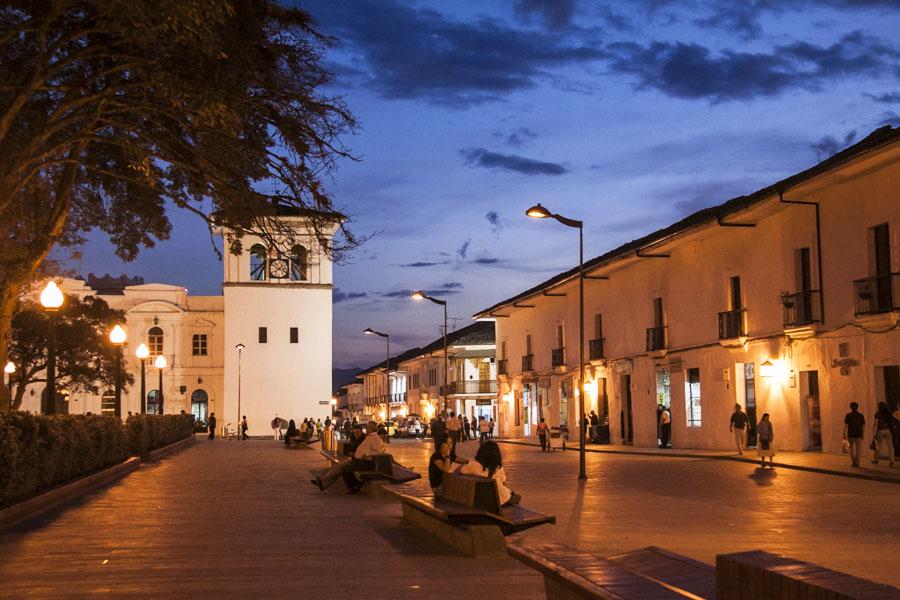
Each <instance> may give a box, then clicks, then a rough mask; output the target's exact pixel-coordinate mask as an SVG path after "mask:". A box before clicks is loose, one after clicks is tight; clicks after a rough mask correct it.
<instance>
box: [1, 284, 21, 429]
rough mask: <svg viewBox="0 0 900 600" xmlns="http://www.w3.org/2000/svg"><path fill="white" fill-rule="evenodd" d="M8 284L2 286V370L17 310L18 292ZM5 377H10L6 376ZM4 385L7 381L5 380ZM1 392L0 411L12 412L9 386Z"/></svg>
mask: <svg viewBox="0 0 900 600" xmlns="http://www.w3.org/2000/svg"><path fill="white" fill-rule="evenodd" d="M13 287H15V286H13V285H9V284H8V283H5V282H4V283H3V284H0V368H2V367H5V366H6V363H7V362H8V361H9V357H8V354H9V353H8V348H9V338H10V334H11V333H12V318H13V311H14V310H15V309H16V298H17V297H18V290H13V289H12V288H13ZM4 377H8V376H7V375H5V374H4ZM4 383H6V381H5V380H4ZM2 387H3V390H2V391H0V410H3V411H6V410H10V408H11V407H12V405H13V402H12V398H10V397H9V386H7V385H4V386H2Z"/></svg>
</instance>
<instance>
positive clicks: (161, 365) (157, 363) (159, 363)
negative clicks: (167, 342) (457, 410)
mask: <svg viewBox="0 0 900 600" xmlns="http://www.w3.org/2000/svg"><path fill="white" fill-rule="evenodd" d="M153 366H154V367H156V368H157V369H159V370H163V369H165V368H166V357H165V356H163V355H162V354H160V355H159V356H157V357H156V360H154V361H153Z"/></svg>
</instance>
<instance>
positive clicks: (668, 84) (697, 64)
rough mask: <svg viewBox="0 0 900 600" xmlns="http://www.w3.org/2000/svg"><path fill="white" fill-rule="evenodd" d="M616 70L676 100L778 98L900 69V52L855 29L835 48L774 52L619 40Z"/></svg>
mask: <svg viewBox="0 0 900 600" xmlns="http://www.w3.org/2000/svg"><path fill="white" fill-rule="evenodd" d="M607 48H608V49H609V50H611V51H613V52H615V53H616V55H617V57H616V58H615V59H613V60H612V62H611V65H610V66H611V69H612V70H613V71H614V72H618V73H624V74H629V75H634V76H636V77H637V79H638V84H637V87H638V88H655V89H658V90H659V91H661V92H663V93H664V94H666V95H669V96H672V97H675V98H688V99H695V98H709V99H710V100H712V101H714V102H722V101H728V100H747V99H752V98H755V97H758V96H774V95H777V94H780V93H781V92H783V91H785V90H788V89H792V88H803V89H808V90H816V89H818V88H819V87H820V86H821V85H822V84H824V83H826V82H831V81H835V80H838V79H842V78H845V77H853V76H860V75H873V76H878V75H881V74H884V73H889V72H890V71H891V70H892V69H895V68H897V65H898V58H900V53H898V52H897V50H895V49H893V48H891V47H888V46H885V45H884V44H882V43H881V42H880V41H878V40H877V39H876V38H874V37H871V36H868V35H866V34H864V33H862V32H859V31H856V32H853V33H850V34H847V35H845V36H843V37H842V38H841V39H840V41H839V42H837V43H834V44H831V45H830V46H817V45H815V44H810V43H808V42H794V43H791V44H787V45H783V46H776V47H775V48H773V49H772V51H771V52H758V53H749V52H736V51H733V50H724V51H722V52H719V53H716V54H714V53H713V52H712V51H711V50H710V49H709V48H706V47H704V46H700V45H698V44H693V43H691V44H685V43H681V42H678V43H669V42H653V43H651V44H650V45H648V46H643V45H640V44H636V43H631V42H624V43H614V44H610V45H609V46H608V47H607Z"/></svg>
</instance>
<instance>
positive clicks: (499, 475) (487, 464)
mask: <svg viewBox="0 0 900 600" xmlns="http://www.w3.org/2000/svg"><path fill="white" fill-rule="evenodd" d="M452 452H453V440H451V439H450V438H449V437H445V438H444V439H443V440H442V441H441V443H440V445H439V447H438V448H437V449H436V450H435V451H434V454H432V455H431V458H430V459H429V460H428V483H429V484H430V485H431V489H432V490H433V491H434V493H435V495H440V494H441V485H442V484H443V482H444V474H445V473H450V472H451V470H452V467H453V458H452V456H451V455H452ZM456 472H457V473H459V474H460V475H477V476H479V477H487V478H489V479H493V480H495V481H496V482H497V492H498V494H499V496H500V504H502V505H503V506H511V505H513V504H518V503H519V502H520V501H521V500H522V497H521V496H519V494H517V493H515V492H514V491H512V490H511V489H509V487H507V485H506V471H504V470H503V457H502V456H501V454H500V446H498V445H497V442H491V441H486V442H485V443H484V444H483V445H482V446H481V447H480V448H479V449H478V452H476V453H475V459H474V460H471V461H469V462H468V463H466V464H464V465H462V466H461V467H460V468H459V469H457V470H456Z"/></svg>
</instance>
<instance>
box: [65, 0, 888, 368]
mask: <svg viewBox="0 0 900 600" xmlns="http://www.w3.org/2000/svg"><path fill="white" fill-rule="evenodd" d="M298 4H299V6H300V7H301V8H303V9H305V10H307V11H308V12H310V13H311V14H312V15H313V17H314V18H315V19H316V21H317V23H318V26H319V28H320V30H322V31H323V32H325V33H327V34H331V35H334V36H336V37H337V38H338V39H339V40H340V43H339V45H338V46H337V47H335V48H334V49H333V50H332V51H331V52H330V53H329V54H328V56H327V57H326V60H327V64H328V65H329V68H330V69H331V70H332V71H333V72H335V73H336V75H337V78H336V82H335V84H334V86H333V87H332V88H331V89H330V90H329V91H330V92H331V93H337V94H341V95H343V96H344V97H345V99H346V102H347V104H348V105H349V107H350V108H351V110H352V111H353V113H354V114H355V115H356V116H357V117H358V119H359V121H360V124H361V127H360V129H359V131H358V132H357V134H356V135H354V136H352V137H348V138H347V139H346V140H345V141H346V142H347V143H348V145H349V146H350V147H351V148H352V150H353V152H354V153H355V154H356V155H357V156H358V157H359V158H360V160H359V162H350V161H344V162H342V163H341V164H339V167H338V169H337V170H336V171H335V173H334V174H333V177H332V179H330V180H328V181H326V184H327V187H328V188H329V189H330V191H331V193H332V195H333V197H334V199H335V203H336V205H337V206H338V207H339V208H342V209H344V210H345V211H346V212H347V213H349V214H350V215H352V218H353V223H352V227H353V229H354V230H355V231H356V232H357V233H359V234H363V235H373V237H372V238H371V239H370V240H369V241H368V242H366V244H365V245H364V246H363V247H362V248H360V249H359V250H358V251H357V252H355V254H354V255H353V256H351V257H350V259H349V261H348V263H347V264H344V265H340V266H338V267H337V268H336V270H335V284H336V290H335V314H334V334H335V340H334V360H335V366H341V367H347V366H368V365H369V364H371V363H373V362H375V361H377V360H379V359H380V356H381V353H382V352H383V347H382V345H381V344H380V343H379V342H380V340H372V339H370V338H366V337H363V336H362V335H361V334H360V331H361V330H362V329H363V328H365V327H367V326H371V327H374V328H376V329H380V330H382V331H388V332H390V333H391V334H392V337H393V339H392V346H393V344H396V346H395V347H397V348H406V347H410V346H415V345H420V344H424V343H427V342H428V341H431V340H432V339H434V338H436V337H437V336H438V335H439V325H440V322H441V318H442V313H441V311H440V308H439V307H438V306H435V305H431V304H425V305H422V304H418V303H415V302H413V301H411V300H409V299H408V292H409V291H410V290H414V289H417V288H425V289H427V290H430V291H432V292H433V293H434V294H436V295H441V296H442V297H445V298H446V299H447V300H448V301H449V307H450V315H451V317H456V318H457V319H456V320H455V321H454V322H455V327H457V328H458V327H462V326H464V325H466V324H467V323H468V322H469V321H468V320H469V318H470V316H471V314H472V313H473V312H474V311H476V310H478V309H480V308H484V307H486V306H489V305H491V304H493V303H494V302H496V301H498V300H501V299H502V298H504V297H507V296H509V295H512V294H513V293H515V292H517V291H520V290H522V289H525V288H527V287H530V286H531V285H534V284H535V283H537V282H539V281H541V280H543V279H545V278H547V277H549V276H551V275H553V274H554V273H556V272H558V271H561V270H564V269H568V268H570V267H571V266H573V265H574V263H575V261H576V260H577V239H576V237H575V234H574V232H572V231H571V230H567V229H566V228H563V227H561V226H557V225H556V224H554V223H550V222H538V221H533V220H529V219H526V218H525V217H524V215H523V211H524V210H525V208H527V207H528V206H530V205H531V204H533V203H534V202H542V203H544V204H545V205H547V206H549V207H552V209H553V210H555V211H556V212H559V213H562V214H565V215H568V216H571V217H573V218H578V219H583V220H584V221H585V223H586V231H585V234H586V249H585V253H586V255H587V256H589V257H590V256H594V255H597V254H600V253H602V252H604V251H606V250H608V249H610V248H612V247H615V246H617V245H619V244H621V243H623V242H625V241H628V240H631V239H633V238H636V237H639V236H641V235H644V234H646V233H648V232H650V231H652V230H654V229H657V228H659V227H663V226H665V225H667V224H669V223H671V222H673V221H676V220H678V219H679V218H681V217H683V216H684V215H686V214H688V213H690V212H693V211H695V210H698V209H700V208H702V207H705V206H709V205H712V204H718V203H721V202H724V201H725V200H728V199H729V198H731V197H733V196H736V195H741V194H745V193H749V192H752V191H754V190H756V189H758V188H760V187H763V186H765V185H768V184H769V183H772V182H774V181H776V180H778V179H781V178H783V177H785V176H787V175H790V174H792V173H794V172H796V171H798V170H801V169H804V168H806V167H809V166H811V165H813V164H815V163H816V162H818V161H819V160H823V159H825V158H827V157H828V156H830V155H831V154H833V153H834V152H836V151H838V150H839V149H841V148H843V147H844V146H846V145H847V144H849V143H852V142H853V141H855V140H858V139H860V138H861V137H864V136H865V135H866V134H868V133H869V132H870V131H871V130H872V129H875V128H876V127H878V126H880V125H883V124H893V125H894V126H900V43H898V38H897V35H896V32H897V31H900V1H897V0H893V1H891V0H796V1H792V2H781V1H777V0H744V1H734V2H730V1H719V2H714V1H708V0H635V1H633V2H609V3H607V2H600V1H588V0H498V1H494V2H487V1H484V2H446V1H444V2H437V1H434V2H432V1H424V0H422V1H414V0H313V1H309V2H299V3H298ZM173 221H174V229H173V233H172V237H171V239H170V240H168V241H165V242H161V243H160V244H159V245H158V246H157V247H156V248H153V249H152V250H148V251H146V252H144V253H143V254H142V255H141V257H140V258H138V260H137V261H136V262H135V263H131V264H122V263H121V262H120V261H119V260H118V259H116V258H114V257H113V256H112V253H111V252H110V247H109V245H108V243H106V242H104V241H103V239H102V238H100V237H93V238H92V241H91V242H90V243H89V244H87V245H86V246H85V247H84V249H83V250H84V255H83V257H82V258H81V259H80V260H79V261H74V262H73V263H72V264H73V267H74V268H75V269H76V270H79V271H81V272H82V273H85V274H86V273H87V272H90V271H93V272H96V273H102V272H107V271H108V272H110V273H113V274H119V273H121V272H127V273H129V274H133V275H141V276H143V277H144V278H145V279H146V280H148V281H164V282H168V283H179V284H183V285H186V286H187V287H188V288H189V289H190V291H191V293H198V294H217V293H220V291H221V289H220V285H219V284H220V281H221V271H222V267H221V264H220V263H219V262H218V259H217V257H216V255H215V253H214V252H213V251H212V249H211V245H210V240H209V237H208V235H207V234H206V231H205V228H204V225H203V224H202V223H200V222H197V221H196V220H195V219H194V218H193V217H191V216H190V215H186V214H184V215H182V214H177V213H173ZM451 327H454V325H453V324H451Z"/></svg>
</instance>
